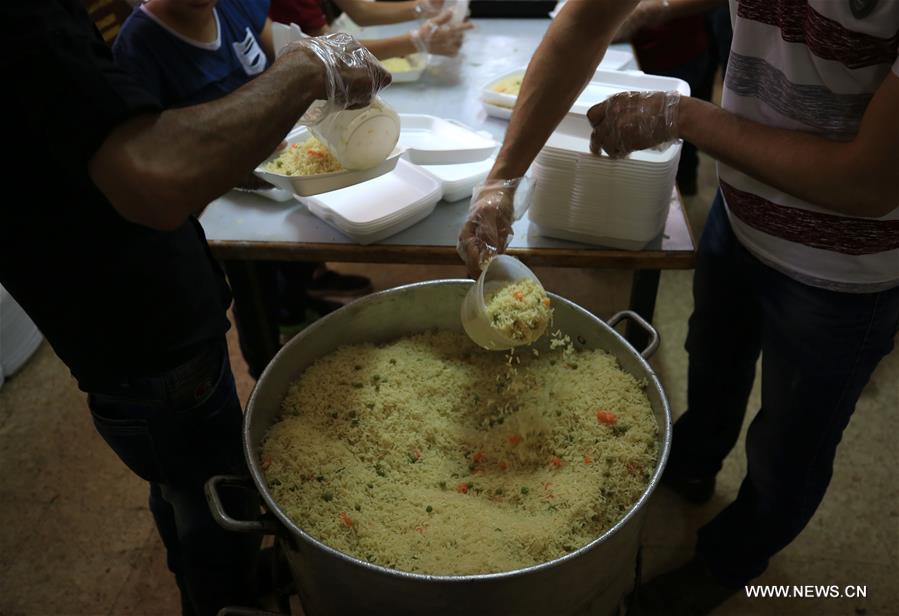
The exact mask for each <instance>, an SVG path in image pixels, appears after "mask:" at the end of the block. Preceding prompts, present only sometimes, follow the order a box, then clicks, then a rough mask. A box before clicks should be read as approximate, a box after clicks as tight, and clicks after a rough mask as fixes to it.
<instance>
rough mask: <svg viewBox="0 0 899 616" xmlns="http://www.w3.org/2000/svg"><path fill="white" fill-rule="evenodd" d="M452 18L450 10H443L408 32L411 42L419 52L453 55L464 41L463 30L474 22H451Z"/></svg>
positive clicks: (468, 28)
mask: <svg viewBox="0 0 899 616" xmlns="http://www.w3.org/2000/svg"><path fill="white" fill-rule="evenodd" d="M452 18H453V12H452V11H450V10H446V11H443V12H442V13H440V15H438V16H437V17H435V18H434V19H429V20H428V21H426V22H425V23H424V24H423V25H422V26H421V27H420V28H418V29H417V30H413V31H412V32H410V33H409V34H410V36H411V37H412V43H413V44H414V45H415V47H416V48H417V49H418V51H419V52H420V53H432V54H435V55H438V56H455V55H457V54H458V53H459V50H460V49H462V44H463V43H464V42H465V31H466V30H471V29H472V28H474V24H472V23H470V22H467V21H464V22H462V23H451V20H452Z"/></svg>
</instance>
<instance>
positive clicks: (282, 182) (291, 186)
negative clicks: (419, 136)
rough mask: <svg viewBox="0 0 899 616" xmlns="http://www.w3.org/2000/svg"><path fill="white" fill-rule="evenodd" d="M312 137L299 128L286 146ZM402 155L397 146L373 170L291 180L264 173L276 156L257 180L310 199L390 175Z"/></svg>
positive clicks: (259, 169) (260, 169)
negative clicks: (386, 174) (260, 179)
mask: <svg viewBox="0 0 899 616" xmlns="http://www.w3.org/2000/svg"><path fill="white" fill-rule="evenodd" d="M311 135H312V133H311V132H309V129H308V128H307V127H305V126H298V127H296V128H294V129H293V130H292V131H291V132H290V133H289V134H288V135H287V139H286V141H287V146H288V147H290V146H291V145H293V144H294V143H303V142H304V141H306V140H307V139H309V137H310V136H311ZM402 154H403V150H402V148H401V147H399V146H397V147H395V148H394V149H393V152H391V153H390V156H388V157H387V159H386V160H384V162H382V163H380V164H378V165H377V166H375V167H372V168H371V169H363V170H361V171H335V172H333V173H321V174H319V175H308V176H292V175H284V174H283V173H275V172H272V171H268V170H266V169H265V164H266V163H268V162H269V161H270V160H273V159H275V158H277V157H278V153H277V152H276V153H275V154H273V155H272V156H270V157H269V158H268V159H266V160H265V161H263V162H262V163H260V165H259V166H258V167H256V169H255V171H254V172H255V173H256V175H257V176H259V177H260V178H262V179H263V180H265V181H266V182H268V183H269V184H273V185H275V186H277V187H278V188H283V189H284V190H287V191H290V192H291V193H292V194H295V195H298V196H300V197H311V196H313V195H318V194H321V193H326V192H330V191H332V190H339V189H341V188H346V187H348V186H353V185H355V184H359V183H360V182H365V181H368V180H371V179H373V178H376V177H379V176H382V175H384V174H385V173H390V172H391V171H393V169H394V168H395V167H396V163H397V161H398V160H399V159H400V156H402Z"/></svg>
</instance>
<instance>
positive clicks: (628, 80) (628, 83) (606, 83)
mask: <svg viewBox="0 0 899 616" xmlns="http://www.w3.org/2000/svg"><path fill="white" fill-rule="evenodd" d="M525 70H527V67H525V68H519V69H516V70H513V71H508V72H507V73H504V74H502V75H499V76H498V77H495V78H493V79H491V80H490V82H488V83H487V84H486V85H485V86H484V87H483V88H482V90H481V101H482V102H483V103H484V104H485V109H486V110H487V113H488V114H490V113H491V108H500V109H503V108H505V109H512V108H513V107H515V102H516V101H517V100H518V96H517V95H515V94H502V93H499V92H494V91H493V88H494V87H495V86H496V85H497V84H498V83H499V82H501V81H503V80H504V79H506V78H508V77H513V76H515V75H523V74H524V72H525ZM656 91H662V92H667V91H677V92H680V93H681V94H683V95H685V96H687V95H689V94H690V86H689V84H687V82H686V81H683V80H682V79H675V78H673V77H662V76H660V75H646V74H644V73H640V72H638V71H610V70H605V69H602V68H600V69H597V70H596V72H595V73H594V74H593V77H591V78H590V81H589V82H588V83H587V85H586V86H585V87H584V89H583V90H582V91H581V93H580V94H579V95H578V98H577V99H576V100H575V102H574V105H572V107H571V111H570V113H575V114H578V115H586V113H587V111H588V110H589V109H590V107H592V106H593V105H596V104H597V103H601V102H602V101H604V100H606V99H607V98H609V97H610V96H612V95H614V94H617V93H619V92H656ZM488 105H489V107H488Z"/></svg>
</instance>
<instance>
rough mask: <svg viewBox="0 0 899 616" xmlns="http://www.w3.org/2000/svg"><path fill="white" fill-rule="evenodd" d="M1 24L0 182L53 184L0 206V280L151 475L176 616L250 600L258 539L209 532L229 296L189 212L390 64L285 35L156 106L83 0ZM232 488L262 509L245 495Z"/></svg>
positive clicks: (363, 97)
mask: <svg viewBox="0 0 899 616" xmlns="http://www.w3.org/2000/svg"><path fill="white" fill-rule="evenodd" d="M0 18H2V20H3V24H4V25H5V27H6V29H7V30H6V32H7V38H6V40H7V42H8V43H9V44H10V45H12V46H13V48H15V49H17V50H19V53H16V54H9V55H6V56H4V58H3V59H0V63H2V68H3V74H4V77H5V79H6V81H7V83H8V84H9V86H10V89H11V91H12V92H14V93H15V94H14V95H11V96H5V97H3V99H2V101H0V112H2V113H0V117H2V118H3V120H2V122H3V129H4V130H3V134H4V137H5V140H6V141H5V142H6V144H7V146H9V147H10V148H12V149H14V150H15V151H16V152H17V156H15V157H13V158H12V159H11V160H10V161H9V162H8V164H7V165H6V170H5V171H4V174H5V176H4V177H6V178H7V180H8V182H17V183H24V184H25V185H30V186H42V185H45V184H46V181H47V169H53V190H52V191H36V192H34V194H32V195H31V196H30V197H29V203H28V206H27V207H23V206H22V204H21V203H20V202H19V201H17V200H13V199H7V200H5V201H4V202H3V205H2V206H0V208H2V218H3V224H0V283H2V285H3V286H4V287H5V288H6V289H7V290H8V291H9V292H10V293H11V294H12V296H13V297H14V298H15V299H16V301H17V302H18V303H19V304H20V305H21V306H22V307H23V308H24V309H25V311H26V312H27V313H28V315H29V317H30V318H31V319H32V320H34V322H35V323H36V324H37V325H38V327H39V328H40V330H41V332H42V333H43V334H44V336H45V337H46V338H47V340H48V341H49V343H50V344H51V345H52V347H53V349H54V351H55V352H56V353H57V354H58V356H59V357H60V359H61V360H62V361H63V362H64V363H65V364H66V366H68V368H69V369H70V370H71V373H72V375H73V376H74V378H75V379H76V380H77V382H78V386H79V388H80V389H81V390H82V391H84V392H86V393H87V394H88V405H89V407H90V411H91V415H92V419H93V421H94V424H95V426H96V428H97V431H98V432H99V434H100V435H101V437H102V438H103V439H104V440H105V441H106V442H107V444H108V445H109V446H110V447H111V448H112V450H113V451H114V452H115V453H116V454H117V455H118V457H119V458H120V459H121V460H122V462H123V463H124V464H125V465H127V466H128V467H129V469H131V470H132V471H133V472H134V473H135V474H136V475H137V476H139V477H141V478H142V479H144V480H145V481H147V483H148V487H149V507H150V511H151V513H152V515H153V519H154V521H155V523H156V527H157V530H158V531H159V535H160V537H161V538H162V541H163V543H164V544H165V547H166V555H167V564H168V566H169V569H170V570H171V571H172V573H173V575H174V576H175V580H176V582H177V585H178V588H179V590H180V593H181V603H182V612H183V614H185V615H197V616H214V615H215V614H216V613H217V612H218V611H219V610H220V609H221V608H222V607H225V606H227V605H248V604H249V605H252V604H253V603H254V599H255V588H254V582H255V579H254V567H255V564H254V563H255V558H256V555H257V554H258V551H259V542H258V539H256V538H253V537H249V536H245V535H240V534H235V533H231V532H228V531H225V530H224V529H222V528H220V527H219V526H218V524H217V523H216V522H215V520H214V519H213V517H212V515H211V514H210V512H209V506H208V504H207V502H206V498H205V494H204V491H203V486H204V484H205V482H206V480H207V479H209V477H211V476H213V475H219V474H234V473H237V474H245V473H246V472H248V471H247V467H246V461H245V459H244V453H243V449H242V446H241V427H242V421H243V414H242V412H241V408H240V402H239V400H238V398H237V392H236V390H235V387H234V379H233V375H232V373H231V367H230V364H229V361H228V353H227V349H226V344H225V332H226V331H227V329H228V326H229V325H228V320H227V317H226V309H227V307H228V304H229V303H230V292H229V289H228V285H227V282H226V281H225V278H224V276H223V274H222V272H221V269H220V268H219V266H218V264H216V262H215V261H214V260H213V259H212V258H211V255H210V253H209V247H208V245H207V244H206V240H205V236H204V234H203V229H202V227H201V226H200V224H199V223H198V221H197V219H196V216H197V214H198V213H199V212H200V211H202V209H203V208H204V207H205V206H206V204H208V203H209V202H210V201H212V200H214V199H215V198H217V197H218V196H220V195H221V194H223V193H224V192H226V191H227V190H229V189H230V188H231V187H232V186H234V185H235V183H237V182H238V181H240V180H241V179H242V178H244V177H246V176H247V175H248V174H249V173H250V171H251V170H252V169H253V168H254V167H255V166H256V165H257V164H258V163H259V162H260V161H261V160H263V159H264V158H265V157H266V156H268V154H269V153H271V152H272V151H273V150H274V149H275V148H276V147H277V145H278V143H279V142H280V141H281V140H282V139H283V137H284V135H285V134H286V133H287V132H288V130H289V129H290V127H291V126H293V124H294V123H295V122H296V121H297V119H298V118H299V117H301V116H302V114H303V113H304V112H305V111H306V109H307V108H308V107H309V105H310V104H311V103H312V102H313V101H314V100H316V99H321V100H326V101H328V102H329V104H330V105H331V106H332V108H335V109H343V108H347V107H358V106H362V105H365V104H367V103H368V102H369V101H370V100H371V98H372V96H374V95H376V94H377V92H378V91H379V90H380V89H381V88H382V87H384V86H385V85H387V84H388V83H390V75H389V74H388V73H386V71H384V70H383V69H382V68H381V66H380V64H379V63H378V62H377V60H375V59H374V57H373V56H371V54H370V53H369V52H368V51H367V50H365V49H364V48H361V47H360V46H359V45H358V43H356V42H355V41H354V40H353V39H352V37H349V36H347V35H334V36H331V37H323V38H320V39H310V40H308V41H301V42H298V43H294V44H293V45H291V47H290V48H289V49H288V50H286V52H285V53H284V54H283V55H282V56H281V58H280V59H279V60H278V61H277V62H276V63H274V65H273V66H271V67H270V68H269V69H268V70H267V71H266V72H265V73H264V74H262V75H260V76H259V77H258V78H256V79H254V80H252V81H251V82H249V83H246V84H245V85H244V86H242V87H240V88H238V89H237V90H236V91H234V92H233V93H231V94H229V95H227V96H225V97H223V98H220V99H218V100H215V101H212V102H209V103H204V104H201V105H194V106H189V107H183V108H179V109H171V110H163V108H162V105H161V104H160V102H159V101H158V100H156V99H155V97H154V96H152V94H150V93H149V92H148V91H147V90H146V89H145V88H144V87H143V85H142V84H141V83H140V82H138V81H136V80H135V79H134V78H133V77H132V76H131V75H130V74H129V73H127V72H126V71H124V70H122V69H121V67H119V66H117V65H116V64H115V62H114V61H113V58H112V54H111V52H110V50H109V47H108V46H107V45H106V43H105V42H104V40H103V39H102V37H101V36H100V34H99V32H98V31H97V29H96V28H95V27H94V25H93V23H92V22H91V20H90V17H89V16H88V14H87V13H86V12H85V10H84V8H83V7H82V6H81V5H80V3H79V2H78V0H18V1H13V0H9V1H7V2H4V3H2V5H0ZM245 59H247V58H245ZM331 84H339V85H340V86H342V87H339V88H334V87H332V86H331ZM62 103H64V104H62ZM35 161H39V164H36V163H35ZM73 446H78V444H75V445H73ZM225 498H226V500H227V501H228V502H227V503H226V507H227V509H228V510H229V511H232V512H233V513H234V514H235V515H238V516H244V515H247V516H254V515H258V511H259V501H258V498H257V497H256V496H248V495H245V494H242V495H233V494H229V495H226V496H225Z"/></svg>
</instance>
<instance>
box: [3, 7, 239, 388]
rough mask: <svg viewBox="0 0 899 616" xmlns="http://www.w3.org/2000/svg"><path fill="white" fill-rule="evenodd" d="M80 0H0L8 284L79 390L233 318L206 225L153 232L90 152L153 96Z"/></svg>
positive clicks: (192, 343)
mask: <svg viewBox="0 0 899 616" xmlns="http://www.w3.org/2000/svg"><path fill="white" fill-rule="evenodd" d="M81 4H82V3H81V1H80V0H4V2H0V20H2V23H3V26H4V28H5V33H6V35H7V38H6V42H7V43H8V44H9V45H10V49H15V50H18V51H17V53H15V54H7V55H4V56H2V57H0V67H2V74H3V78H4V84H5V86H6V90H5V94H4V96H2V97H0V127H2V134H3V138H4V145H5V146H6V147H7V149H8V150H9V151H10V152H14V153H15V154H14V155H13V156H11V157H10V158H9V159H8V160H7V162H6V164H5V170H4V172H3V174H4V175H3V177H4V179H5V180H6V185H7V186H8V187H10V191H11V190H12V189H13V188H26V187H27V188H30V189H32V190H30V191H29V193H28V198H27V200H23V199H22V198H20V197H15V196H13V195H14V193H12V192H10V193H9V194H8V195H7V196H6V198H4V199H3V200H2V202H0V283H2V284H3V286H4V287H6V289H7V290H8V291H9V292H10V293H12V295H13V297H14V298H15V299H16V301H18V302H19V303H20V304H21V305H22V306H23V307H24V308H25V310H26V311H27V312H28V314H29V316H31V318H32V319H33V320H34V321H35V322H36V323H37V325H38V327H40V329H41V331H42V332H43V333H44V335H45V336H46V337H47V339H48V340H49V341H50V344H52V345H53V349H54V350H55V351H56V352H57V353H58V354H59V356H60V358H62V360H63V361H64V362H65V363H66V364H67V365H68V366H69V368H70V369H71V371H72V373H73V374H74V375H75V377H76V378H77V379H78V381H79V383H80V385H81V387H82V388H84V389H86V390H96V389H97V388H100V389H101V390H102V388H103V387H104V386H106V385H111V384H116V383H119V382H121V381H122V380H124V379H127V378H130V377H135V376H150V375H154V374H158V373H160V372H162V371H165V370H169V369H171V368H174V367H175V366H177V365H179V364H180V363H181V362H183V361H184V360H185V359H188V358H189V357H191V356H193V355H195V354H196V353H197V352H198V350H199V349H200V348H203V347H205V346H206V345H207V344H209V341H211V340H218V339H221V338H222V337H223V334H224V332H225V330H226V329H227V328H228V319H227V317H226V316H225V311H226V309H227V307H228V304H230V302H231V297H230V293H229V290H228V287H227V284H226V282H225V278H224V275H223V274H222V272H221V270H220V268H219V267H218V265H217V264H216V263H215V262H214V261H213V260H212V257H211V255H210V254H209V248H208V247H207V245H206V240H205V237H204V235H203V229H202V228H201V227H200V225H199V223H198V222H197V221H196V220H195V219H193V218H191V219H190V220H189V221H188V222H185V223H184V224H183V225H181V227H179V228H178V229H175V230H174V231H158V230H155V229H150V228H147V227H144V226H142V225H139V224H135V223H132V222H129V221H127V220H125V219H124V218H122V216H121V215H120V214H119V213H118V212H117V211H116V209H115V208H113V206H112V205H111V204H110V203H109V201H108V200H107V199H106V197H105V196H104V195H103V193H101V192H100V191H99V190H98V189H97V187H96V186H95V185H94V184H93V182H92V180H91V177H90V175H89V174H88V163H89V161H90V160H91V158H92V157H93V156H94V154H95V153H96V152H97V150H98V148H100V146H101V145H102V144H103V142H104V140H105V139H106V138H107V137H108V136H109V134H110V133H111V132H112V131H113V130H115V128H116V127H117V126H119V125H120V124H122V123H124V122H127V121H129V120H130V119H132V118H133V117H135V116H137V115H139V114H142V113H156V112H158V110H159V104H158V102H157V101H156V99H155V97H154V96H153V94H152V93H151V92H148V91H147V90H146V89H145V88H143V87H142V86H141V84H140V83H138V82H137V81H136V80H135V79H134V78H133V77H132V76H131V75H129V74H128V73H127V72H125V71H123V70H122V69H121V68H120V67H119V66H117V65H116V64H115V63H114V62H113V58H112V54H111V53H110V51H109V48H108V47H107V46H106V44H105V43H104V42H103V39H102V37H101V36H100V34H99V33H98V32H97V31H96V29H95V28H94V25H93V23H91V20H90V18H89V17H88V15H87V13H86V12H85V10H84V8H82V6H81Z"/></svg>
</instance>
